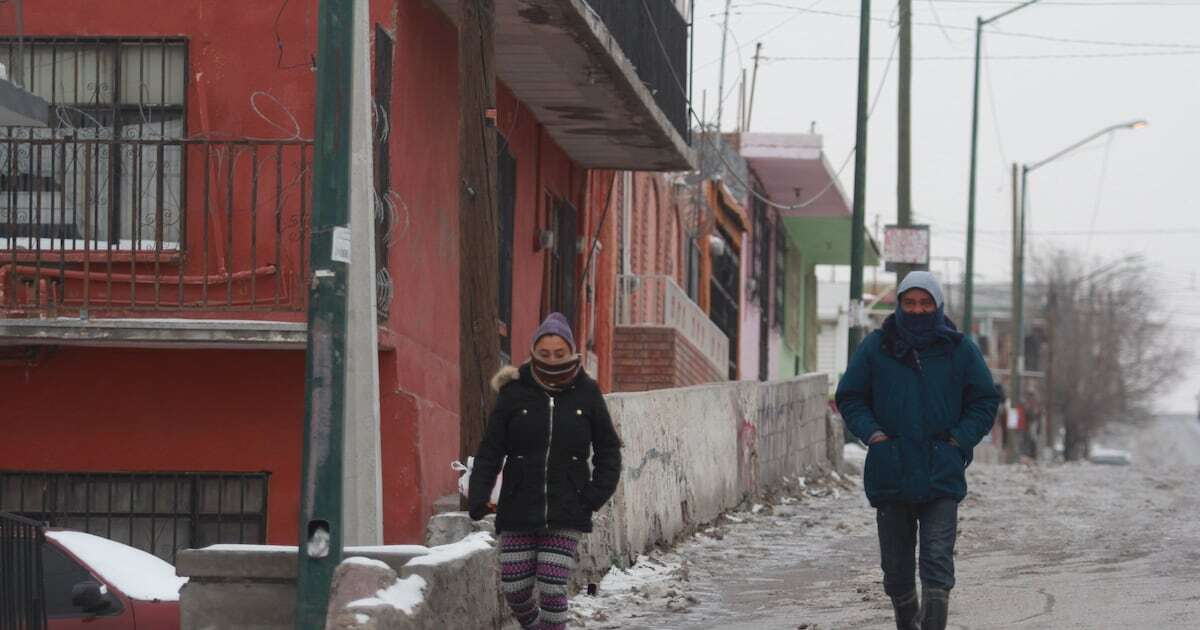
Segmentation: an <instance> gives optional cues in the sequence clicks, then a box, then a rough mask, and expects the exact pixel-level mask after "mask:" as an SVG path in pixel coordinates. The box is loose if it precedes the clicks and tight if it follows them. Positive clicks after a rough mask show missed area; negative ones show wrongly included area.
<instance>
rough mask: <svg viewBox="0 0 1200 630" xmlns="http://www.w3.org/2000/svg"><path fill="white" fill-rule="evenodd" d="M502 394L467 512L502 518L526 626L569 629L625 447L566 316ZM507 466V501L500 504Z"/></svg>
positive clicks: (507, 373) (544, 333) (513, 601)
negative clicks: (597, 523) (579, 570)
mask: <svg viewBox="0 0 1200 630" xmlns="http://www.w3.org/2000/svg"><path fill="white" fill-rule="evenodd" d="M492 387H493V388H495V389H496V391H498V392H499V396H498V397H497V399H496V407H495V409H493V410H492V413H491V415H490V416H489V417H488V424H487V430H486V432H485V434H484V437H483V443H482V444H480V446H479V452H478V454H476V456H475V466H474V470H473V472H472V473H471V487H470V491H469V493H468V497H467V505H468V508H469V509H470V513H471V518H472V519H474V520H479V519H481V518H483V517H484V516H486V515H487V514H488V513H490V512H493V511H494V512H495V513H496V531H497V533H498V534H499V535H500V579H501V588H502V590H503V591H504V596H505V599H507V600H508V605H509V607H510V608H512V611H513V615H514V616H516V618H517V621H518V622H520V624H521V627H522V628H527V629H528V628H534V629H536V630H562V629H564V628H566V625H567V600H568V596H567V583H568V582H569V581H570V579H571V572H572V571H573V570H574V568H575V550H576V547H577V546H578V544H579V540H580V538H582V536H583V534H585V533H587V532H590V531H592V513H593V512H595V511H596V510H599V509H600V508H601V507H602V506H603V505H604V504H605V503H606V502H607V501H608V499H609V497H611V496H612V494H613V492H614V491H615V490H616V488H617V481H618V479H619V477H620V472H621V440H620V438H619V437H617V432H616V430H615V429H614V428H613V423H612V418H611V417H609V415H608V407H607V406H606V405H605V404H604V397H603V396H602V395H601V393H600V387H599V386H598V385H597V384H596V381H594V380H592V378H591V377H589V376H588V375H587V373H585V372H584V371H583V369H582V367H581V358H580V355H579V353H578V352H577V351H576V348H575V336H574V335H573V334H572V333H571V326H570V324H569V323H568V322H567V318H566V317H564V316H563V315H562V314H561V313H551V314H550V316H549V317H547V318H546V321H544V322H542V325H541V326H539V327H538V329H537V332H536V333H534V336H533V348H532V356H531V358H530V360H529V361H528V362H526V363H525V364H523V365H522V366H521V367H520V368H515V367H512V366H507V367H504V368H502V369H501V370H500V371H499V372H498V373H497V374H496V375H495V376H494V377H493V378H492ZM589 454H590V456H591V466H590V468H589V466H588V457H589ZM501 466H503V468H504V481H503V484H502V486H501V489H500V501H499V505H493V504H491V503H490V502H489V499H490V496H491V491H492V486H493V485H495V483H496V475H497V474H498V473H499V472H500V469H501ZM535 586H536V589H535Z"/></svg>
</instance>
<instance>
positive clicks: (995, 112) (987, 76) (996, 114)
mask: <svg viewBox="0 0 1200 630" xmlns="http://www.w3.org/2000/svg"><path fill="white" fill-rule="evenodd" d="M980 44H981V45H982V47H983V54H982V55H980V57H982V58H983V66H984V68H983V76H984V80H985V81H987V95H988V105H989V108H988V112H989V113H990V114H991V119H992V129H993V131H994V132H995V133H996V144H997V145H998V146H999V148H1000V159H1001V160H1003V161H1002V162H1001V164H1005V165H1007V164H1008V152H1007V151H1005V150H1004V134H1002V133H1000V110H999V109H998V108H997V107H996V89H995V87H993V86H992V64H991V57H989V56H988V54H987V46H986V45H984V44H983V42H980Z"/></svg>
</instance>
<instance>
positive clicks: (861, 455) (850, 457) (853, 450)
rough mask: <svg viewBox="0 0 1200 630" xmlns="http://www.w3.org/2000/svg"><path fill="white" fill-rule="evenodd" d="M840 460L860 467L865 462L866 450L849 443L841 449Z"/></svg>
mask: <svg viewBox="0 0 1200 630" xmlns="http://www.w3.org/2000/svg"><path fill="white" fill-rule="evenodd" d="M842 459H844V460H846V461H848V462H855V463H857V464H858V465H859V466H862V464H863V463H865V462H866V461H867V449H865V448H863V447H862V446H861V445H859V444H858V443H857V442H850V443H848V444H846V445H845V446H843V447H842Z"/></svg>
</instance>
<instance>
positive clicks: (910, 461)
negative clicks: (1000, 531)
mask: <svg viewBox="0 0 1200 630" xmlns="http://www.w3.org/2000/svg"><path fill="white" fill-rule="evenodd" d="M884 338H885V335H884V332H883V331H880V330H877V331H875V332H873V333H871V334H870V335H868V336H867V338H866V339H864V340H863V342H862V343H861V344H860V345H859V347H858V350H857V351H855V353H854V356H853V357H852V358H851V360H850V364H849V366H848V367H847V368H846V373H845V375H843V376H842V379H841V381H840V382H839V383H838V388H837V395H836V400H837V407H838V411H839V412H840V413H841V414H842V417H843V419H844V420H845V422H846V427H847V428H848V429H849V430H850V432H851V433H853V434H854V435H855V436H857V437H858V439H860V440H862V441H863V443H864V444H865V443H868V441H869V440H870V438H871V436H872V435H874V434H875V432H876V431H882V432H883V433H885V434H886V435H887V436H888V438H889V439H888V440H886V441H883V442H879V443H877V444H873V445H870V446H868V450H867V461H866V466H865V467H864V470H863V487H864V489H865V490H866V493H867V499H868V500H869V501H870V502H871V505H872V506H875V507H880V506H882V505H886V504H890V503H924V502H926V501H932V500H934V499H940V498H952V499H954V500H955V501H962V499H963V498H964V497H965V496H966V494H967V480H966V475H965V471H966V468H967V466H968V465H969V464H970V463H971V457H972V451H973V449H974V448H975V446H976V445H977V444H979V441H980V440H982V439H983V438H984V436H986V435H987V434H988V432H990V431H991V429H992V422H993V421H994V420H995V417H996V409H997V407H998V406H999V404H1000V394H999V392H997V390H996V386H995V383H994V382H993V380H992V374H991V371H990V370H989V369H988V367H987V364H986V363H984V360H983V356H982V355H981V354H980V352H979V348H978V347H977V346H976V345H975V344H974V342H972V341H971V340H970V339H969V338H966V337H964V338H962V339H961V340H959V341H957V342H951V341H948V340H939V341H938V342H937V343H934V344H932V345H931V346H929V347H928V348H926V349H924V350H921V351H920V352H919V357H920V359H919V361H916V362H915V365H909V364H906V363H904V362H902V361H901V360H899V359H897V358H896V357H895V356H893V354H892V353H890V352H888V351H887V350H886V349H885V347H884V346H885V343H884ZM951 437H953V438H954V441H955V442H957V443H958V446H957V447H956V446H955V445H954V444H953V443H951V441H950V438H951Z"/></svg>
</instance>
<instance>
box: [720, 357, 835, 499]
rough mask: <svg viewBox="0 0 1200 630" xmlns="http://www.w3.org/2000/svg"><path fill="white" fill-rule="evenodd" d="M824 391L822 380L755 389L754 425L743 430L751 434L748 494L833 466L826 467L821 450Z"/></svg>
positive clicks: (802, 379) (826, 407)
mask: <svg viewBox="0 0 1200 630" xmlns="http://www.w3.org/2000/svg"><path fill="white" fill-rule="evenodd" d="M827 388H828V385H827V384H826V376H825V375H824V374H813V375H808V376H802V377H800V378H796V379H792V380H787V381H781V382H777V383H770V384H768V385H764V386H760V387H758V388H757V392H756V393H757V396H756V400H755V403H756V409H755V414H754V420H753V425H752V426H751V425H747V426H746V427H744V429H743V430H744V431H753V432H754V434H755V435H754V437H755V441H754V443H755V444H756V445H757V449H756V456H757V460H758V461H757V475H758V477H757V479H756V480H755V482H756V484H755V485H751V486H750V487H748V488H747V490H748V491H750V492H758V491H761V490H762V489H764V488H765V487H770V486H774V485H776V484H779V483H780V482H781V481H782V480H783V477H785V476H795V475H797V474H802V473H804V472H805V471H806V469H807V468H812V467H817V466H822V467H828V466H830V465H831V464H833V463H836V462H832V461H830V459H829V453H828V451H827V448H826V446H827V444H828V443H829V441H830V440H829V437H830V435H829V433H830V428H829V424H828V423H827V422H826V415H827V413H828V410H829V402H828V395H827V394H826V389H827ZM839 446H840V445H839Z"/></svg>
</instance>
